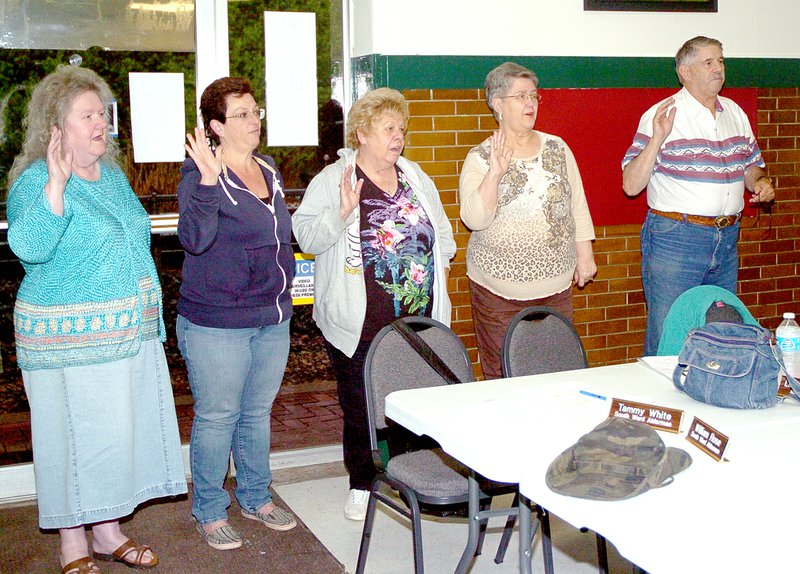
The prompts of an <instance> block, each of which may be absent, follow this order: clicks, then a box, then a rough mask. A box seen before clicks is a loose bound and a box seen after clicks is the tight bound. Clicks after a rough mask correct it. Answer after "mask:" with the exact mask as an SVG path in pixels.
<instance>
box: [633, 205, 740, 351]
mask: <svg viewBox="0 0 800 574" xmlns="http://www.w3.org/2000/svg"><path fill="white" fill-rule="evenodd" d="M738 237H739V224H738V223H736V224H734V225H731V226H730V227H726V228H724V229H717V228H716V227H711V226H706V225H696V224H694V223H688V222H687V221H685V220H684V221H675V220H673V219H668V218H666V217H661V216H660V215H654V214H653V213H650V212H649V213H648V214H647V218H646V219H645V222H644V226H643V227H642V235H641V244H642V285H643V286H644V297H645V300H646V302H647V333H646V334H645V340H644V354H645V355H655V354H656V353H657V352H658V342H659V341H660V340H661V330H662V327H663V324H664V318H665V317H666V316H667V312H669V308H670V307H671V306H672V303H673V302H674V301H675V299H677V298H678V296H679V295H681V293H683V292H684V291H687V290H688V289H691V288H692V287H697V286H698V285H716V286H718V287H722V288H723V289H727V290H728V291H730V292H731V293H734V294H735V293H736V279H737V277H738V272H739V257H738V251H737V241H738Z"/></svg>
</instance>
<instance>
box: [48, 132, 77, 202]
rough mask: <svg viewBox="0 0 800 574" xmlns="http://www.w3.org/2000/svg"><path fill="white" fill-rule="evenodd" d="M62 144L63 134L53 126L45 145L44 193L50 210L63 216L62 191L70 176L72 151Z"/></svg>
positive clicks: (63, 141)
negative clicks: (45, 175)
mask: <svg viewBox="0 0 800 574" xmlns="http://www.w3.org/2000/svg"><path fill="white" fill-rule="evenodd" d="M64 143H65V140H64V134H63V132H62V131H61V130H60V129H58V127H56V126H53V129H52V130H51V131H50V143H49V144H47V158H46V162H47V183H46V184H45V186H44V192H45V195H47V199H48V201H49V202H50V209H51V210H52V211H53V213H54V214H56V215H63V214H64V190H65V189H66V187H67V181H68V180H69V178H70V177H71V176H72V157H73V151H72V148H71V147H69V146H64ZM65 147H66V149H64V148H65Z"/></svg>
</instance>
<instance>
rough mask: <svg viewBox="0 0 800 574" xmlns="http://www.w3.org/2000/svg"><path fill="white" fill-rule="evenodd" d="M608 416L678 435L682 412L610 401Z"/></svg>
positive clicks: (616, 400) (654, 406)
mask: <svg viewBox="0 0 800 574" xmlns="http://www.w3.org/2000/svg"><path fill="white" fill-rule="evenodd" d="M608 416H610V417H617V418H621V419H629V420H632V421H636V422H638V423H644V424H646V425H649V426H651V427H653V428H654V429H656V430H663V431H667V432H672V433H679V432H681V421H682V420H683V411H682V410H680V409H671V408H669V407H660V406H658V405H649V404H647V403H635V402H633V401H626V400H623V399H611V410H609V411H608Z"/></svg>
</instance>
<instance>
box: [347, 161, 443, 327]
mask: <svg viewBox="0 0 800 574" xmlns="http://www.w3.org/2000/svg"><path fill="white" fill-rule="evenodd" d="M395 169H396V170H397V191H396V193H395V194H394V196H391V195H389V194H387V193H385V192H384V191H383V190H381V189H380V188H378V187H377V186H376V185H375V184H374V183H372V182H371V181H370V180H369V178H367V177H366V176H365V175H364V173H363V172H362V171H361V170H360V169H357V170H356V176H357V177H358V178H359V179H361V178H363V179H364V185H363V187H362V189H361V203H360V206H361V216H360V217H361V254H362V258H363V263H364V279H365V284H366V289H367V317H366V318H365V320H364V328H363V330H362V335H361V338H362V340H363V339H366V338H372V337H373V336H374V335H375V334H376V333H377V332H378V331H379V330H380V329H381V328H382V327H383V326H385V325H386V324H388V323H390V322H391V321H393V320H394V319H396V318H399V317H404V316H407V315H425V316H430V312H431V311H430V310H431V308H432V298H433V274H434V267H433V242H434V230H433V225H432V224H431V221H430V219H429V218H428V215H427V214H426V213H425V211H424V210H423V209H422V206H421V205H420V204H419V201H418V200H417V196H416V192H415V191H414V190H413V189H412V188H411V186H410V185H409V183H408V180H407V179H406V177H405V174H404V173H403V172H402V171H401V170H400V169H399V168H397V167H395Z"/></svg>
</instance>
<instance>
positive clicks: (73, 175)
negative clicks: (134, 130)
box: [8, 67, 186, 574]
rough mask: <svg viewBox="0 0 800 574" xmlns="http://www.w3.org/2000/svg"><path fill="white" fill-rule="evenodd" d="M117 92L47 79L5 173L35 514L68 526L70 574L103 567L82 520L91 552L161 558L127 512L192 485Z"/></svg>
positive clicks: (126, 559)
mask: <svg viewBox="0 0 800 574" xmlns="http://www.w3.org/2000/svg"><path fill="white" fill-rule="evenodd" d="M112 99H113V96H112V95H111V92H110V90H109V88H108V85H107V84H106V83H105V82H104V81H103V80H102V79H101V78H99V77H98V76H97V75H96V74H95V73H94V72H92V71H91V70H87V69H85V68H75V67H61V68H59V69H58V70H57V71H55V72H53V73H52V74H50V75H49V76H47V77H46V78H44V79H43V80H42V81H41V82H40V83H39V84H38V85H37V86H36V88H35V89H34V91H33V94H32V96H31V100H30V103H29V105H28V112H27V116H26V126H27V131H26V139H25V143H24V147H23V151H22V153H21V154H20V155H19V156H18V157H17V158H16V160H15V161H14V165H13V167H12V170H11V173H10V178H9V180H10V181H11V189H10V192H9V196H8V241H9V244H10V246H11V249H12V250H13V251H14V253H15V254H16V255H17V256H18V257H19V259H20V261H21V262H22V265H23V267H24V268H25V278H24V279H23V280H22V284H21V285H20V288H19V292H18V294H17V301H16V305H15V308H14V328H15V338H16V345H17V363H18V365H19V366H20V368H21V369H22V378H23V382H24V384H25V392H26V394H27V396H28V402H29V403H30V407H31V434H32V440H33V458H34V472H35V475H36V492H37V498H38V504H39V526H40V527H41V528H45V529H51V528H58V529H59V532H60V535H61V537H60V538H61V557H60V558H61V566H62V572H64V573H66V574H84V573H90V574H97V573H99V572H100V569H99V567H98V566H97V563H96V562H95V561H94V560H93V559H92V557H90V556H89V547H88V542H87V539H86V533H85V530H84V526H85V525H91V529H92V555H93V558H94V559H96V560H106V561H118V562H123V563H125V564H127V565H129V566H133V567H136V568H151V567H153V566H155V565H156V564H158V557H157V556H156V554H155V552H153V551H152V550H151V549H150V548H149V547H148V546H146V545H141V544H136V543H134V542H131V541H130V540H129V539H128V538H127V537H126V536H125V535H124V534H123V533H122V531H121V529H120V525H119V519H120V518H121V517H123V516H127V515H129V514H131V513H132V512H133V510H134V509H135V508H136V506H137V505H139V504H140V503H142V502H145V501H147V500H150V499H153V498H157V497H163V496H171V495H175V494H181V493H185V492H186V481H185V474H184V469H183V459H182V456H181V449H180V437H179V435H178V425H177V420H176V417H175V406H174V404H173V399H172V387H171V385H170V379H169V370H168V368H167V362H166V358H165V356H164V348H163V346H162V342H163V341H164V339H165V332H164V323H163V321H162V318H161V287H160V285H159V281H158V275H157V274H156V268H155V265H154V264H153V259H152V257H151V255H150V220H149V218H148V216H147V213H146V212H145V210H144V209H143V208H142V205H141V203H139V200H138V199H137V198H136V196H135V195H134V193H133V190H132V189H131V186H130V184H129V183H128V180H127V179H126V178H125V175H124V174H123V173H122V171H121V170H120V168H119V167H118V166H117V164H116V161H115V157H116V155H117V153H118V150H117V147H116V145H115V142H114V141H113V140H109V138H108V117H107V110H106V103H107V102H109V101H111V100H112Z"/></svg>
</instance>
